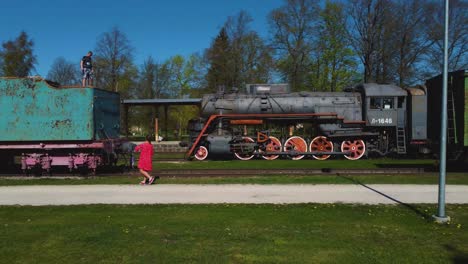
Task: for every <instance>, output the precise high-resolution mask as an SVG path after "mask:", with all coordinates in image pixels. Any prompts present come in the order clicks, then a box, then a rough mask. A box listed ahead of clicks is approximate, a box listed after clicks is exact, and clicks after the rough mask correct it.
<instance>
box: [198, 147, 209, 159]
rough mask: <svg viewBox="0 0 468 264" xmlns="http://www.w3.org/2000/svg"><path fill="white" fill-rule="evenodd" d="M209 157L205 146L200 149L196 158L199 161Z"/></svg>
mask: <svg viewBox="0 0 468 264" xmlns="http://www.w3.org/2000/svg"><path fill="white" fill-rule="evenodd" d="M206 157H208V149H207V148H206V147H204V146H200V147H198V149H197V151H196V152H195V158H196V159H197V160H205V159H206Z"/></svg>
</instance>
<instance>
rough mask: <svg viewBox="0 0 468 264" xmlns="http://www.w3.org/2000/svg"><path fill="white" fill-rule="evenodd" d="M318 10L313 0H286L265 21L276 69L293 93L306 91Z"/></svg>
mask: <svg viewBox="0 0 468 264" xmlns="http://www.w3.org/2000/svg"><path fill="white" fill-rule="evenodd" d="M318 10H319V6H318V3H317V1H313V0H286V4H285V5H284V6H282V7H280V8H278V9H275V10H273V11H272V12H271V13H270V14H269V16H268V21H269V24H270V30H271V31H272V35H273V36H272V46H273V48H274V49H275V50H276V52H277V67H278V70H279V72H280V73H281V74H282V75H283V77H284V78H285V79H286V80H288V82H289V83H290V85H291V87H292V89H293V90H302V89H304V88H306V79H307V71H308V70H307V69H308V66H309V64H310V53H311V47H312V43H313V42H314V41H315V36H316V27H317V22H318V16H317V14H318V13H319V12H318Z"/></svg>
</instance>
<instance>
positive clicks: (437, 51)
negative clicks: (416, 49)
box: [424, 0, 468, 76]
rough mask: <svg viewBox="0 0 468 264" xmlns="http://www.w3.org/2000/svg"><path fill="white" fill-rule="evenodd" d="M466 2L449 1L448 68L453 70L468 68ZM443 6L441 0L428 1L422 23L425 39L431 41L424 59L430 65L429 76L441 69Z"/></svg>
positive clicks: (467, 13)
mask: <svg viewBox="0 0 468 264" xmlns="http://www.w3.org/2000/svg"><path fill="white" fill-rule="evenodd" d="M467 9H468V2H467V1H463V0H452V1H450V10H449V11H450V13H449V47H448V58H449V59H448V63H449V65H448V68H449V71H455V70H460V69H466V68H468V55H467V54H468V12H466V10H467ZM444 16H445V8H444V6H443V2H440V1H430V2H429V8H428V9H427V14H426V17H427V19H428V21H427V22H426V23H424V25H425V30H424V32H425V33H426V35H427V39H429V40H430V41H432V42H433V45H431V47H430V50H429V52H428V53H427V58H426V61H427V63H428V64H429V66H430V71H429V74H428V75H429V76H434V75H435V74H439V73H440V72H442V69H443V62H444V59H443V55H444V23H445V17H444Z"/></svg>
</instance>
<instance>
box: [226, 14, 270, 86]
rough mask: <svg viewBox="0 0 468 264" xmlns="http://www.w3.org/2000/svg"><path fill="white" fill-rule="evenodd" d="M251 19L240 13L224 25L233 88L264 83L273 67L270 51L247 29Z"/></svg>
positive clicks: (253, 32)
mask: <svg viewBox="0 0 468 264" xmlns="http://www.w3.org/2000/svg"><path fill="white" fill-rule="evenodd" d="M251 22H252V17H251V16H250V15H249V14H248V13H247V12H246V11H240V12H239V13H238V14H237V15H236V16H234V17H231V16H230V17H228V19H227V21H226V22H225V24H224V28H225V29H226V32H227V35H228V40H229V44H230V47H231V49H230V51H229V55H230V56H229V57H230V59H229V63H230V64H231V67H230V68H231V69H232V75H233V76H232V79H233V86H234V87H242V86H244V85H245V84H247V83H266V82H268V80H269V79H270V72H271V68H272V66H273V58H272V54H271V53H272V51H271V49H270V48H269V47H268V46H267V45H266V44H265V42H264V40H263V39H262V38H261V37H260V36H259V35H258V34H257V32H255V31H253V30H251V29H250V28H249V24H250V23H251Z"/></svg>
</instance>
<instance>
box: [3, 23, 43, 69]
mask: <svg viewBox="0 0 468 264" xmlns="http://www.w3.org/2000/svg"><path fill="white" fill-rule="evenodd" d="M2 47H3V50H1V51H0V61H1V62H2V63H1V64H0V65H1V67H2V70H1V71H2V72H3V75H4V76H12V77H25V76H28V75H30V73H31V71H32V70H33V69H34V65H35V64H36V61H37V60H36V56H35V55H34V53H33V47H34V42H33V41H32V40H30V39H29V37H28V34H26V32H24V31H22V32H21V33H20V35H19V36H18V37H17V38H16V39H15V40H10V41H7V42H4V43H3V44H2Z"/></svg>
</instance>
